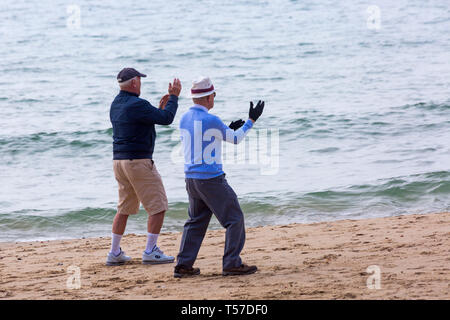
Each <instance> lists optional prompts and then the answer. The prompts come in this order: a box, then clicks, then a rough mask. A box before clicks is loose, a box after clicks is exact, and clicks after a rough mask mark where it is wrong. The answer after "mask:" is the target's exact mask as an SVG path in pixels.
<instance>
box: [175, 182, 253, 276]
mask: <svg viewBox="0 0 450 320" xmlns="http://www.w3.org/2000/svg"><path fill="white" fill-rule="evenodd" d="M186 190H187V193H188V195H189V209H188V213H189V219H188V220H187V221H186V223H185V225H184V230H183V236H182V238H181V245H180V252H179V253H178V256H177V265H178V266H180V265H183V266H185V267H188V268H190V267H192V266H193V265H194V262H195V259H196V258H197V254H198V251H199V250H200V246H201V244H202V241H203V238H204V237H205V234H206V230H207V229H208V225H209V221H210V220H211V216H212V214H213V213H214V215H215V216H216V218H217V220H218V221H219V222H220V224H221V225H222V227H224V228H226V235H225V251H224V255H223V260H222V266H223V269H228V268H233V267H239V266H240V265H241V264H242V260H241V258H240V256H239V254H240V253H241V251H242V248H243V247H244V243H245V226H244V214H243V213H242V210H241V207H240V205H239V202H238V199H237V196H236V193H235V192H234V191H233V189H232V188H231V187H230V186H229V185H228V182H227V180H226V179H225V174H223V175H221V176H219V177H215V178H212V179H189V178H187V179H186Z"/></svg>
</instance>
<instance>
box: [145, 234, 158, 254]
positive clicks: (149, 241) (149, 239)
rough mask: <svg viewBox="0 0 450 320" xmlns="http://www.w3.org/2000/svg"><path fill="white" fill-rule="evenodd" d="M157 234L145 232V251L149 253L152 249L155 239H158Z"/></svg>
mask: <svg viewBox="0 0 450 320" xmlns="http://www.w3.org/2000/svg"><path fill="white" fill-rule="evenodd" d="M158 236H159V234H155V233H150V232H148V233H147V247H146V248H145V252H146V253H147V254H150V253H151V252H152V251H153V248H154V247H155V246H156V241H158Z"/></svg>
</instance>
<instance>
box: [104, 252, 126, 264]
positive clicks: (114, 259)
mask: <svg viewBox="0 0 450 320" xmlns="http://www.w3.org/2000/svg"><path fill="white" fill-rule="evenodd" d="M130 260H131V257H129V256H126V255H125V252H124V251H122V248H120V253H119V255H118V256H116V255H114V254H113V253H112V252H109V253H108V257H107V258H106V265H107V266H121V265H123V264H125V262H128V261H130Z"/></svg>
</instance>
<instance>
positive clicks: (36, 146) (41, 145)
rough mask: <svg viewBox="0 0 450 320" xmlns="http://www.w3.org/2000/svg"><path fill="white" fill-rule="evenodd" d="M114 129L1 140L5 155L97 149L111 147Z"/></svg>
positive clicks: (54, 133) (0, 148) (32, 135)
mask: <svg viewBox="0 0 450 320" xmlns="http://www.w3.org/2000/svg"><path fill="white" fill-rule="evenodd" d="M111 136H112V128H110V129H104V130H92V131H75V132H38V133H34V134H30V135H25V136H15V137H7V138H2V139H0V152H2V153H3V154H14V155H17V154H19V153H28V154H35V153H41V152H46V151H49V150H55V149H59V148H66V147H69V148H76V149H86V148H97V147H98V146H106V145H108V146H109V145H111V143H112V138H111Z"/></svg>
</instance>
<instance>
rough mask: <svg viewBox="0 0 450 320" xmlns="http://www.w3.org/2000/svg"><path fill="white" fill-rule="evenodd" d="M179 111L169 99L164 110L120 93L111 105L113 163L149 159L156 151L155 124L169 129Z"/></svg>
mask: <svg viewBox="0 0 450 320" xmlns="http://www.w3.org/2000/svg"><path fill="white" fill-rule="evenodd" d="M177 108H178V97H177V96H175V95H171V96H170V98H169V101H168V102H167V105H166V107H165V108H164V110H161V109H158V108H155V107H154V106H152V105H151V104H150V103H149V102H148V101H147V100H144V99H141V98H139V96H138V95H137V94H134V93H131V92H127V91H123V90H121V91H120V93H119V94H118V95H117V97H116V98H115V99H114V101H113V102H112V104H111V109H110V112H109V117H110V120H111V123H112V127H113V139H114V142H113V159H114V160H122V159H151V158H152V155H153V149H154V147H155V138H156V131H155V124H163V125H169V124H171V123H172V121H173V118H175V114H176V112H177Z"/></svg>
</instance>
